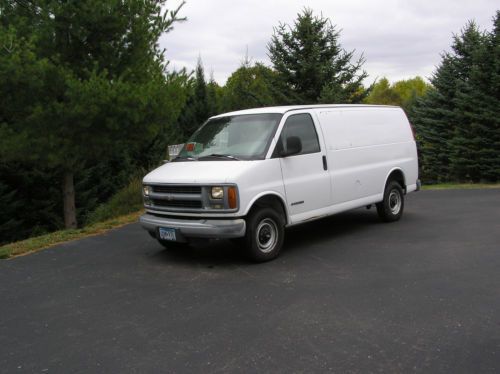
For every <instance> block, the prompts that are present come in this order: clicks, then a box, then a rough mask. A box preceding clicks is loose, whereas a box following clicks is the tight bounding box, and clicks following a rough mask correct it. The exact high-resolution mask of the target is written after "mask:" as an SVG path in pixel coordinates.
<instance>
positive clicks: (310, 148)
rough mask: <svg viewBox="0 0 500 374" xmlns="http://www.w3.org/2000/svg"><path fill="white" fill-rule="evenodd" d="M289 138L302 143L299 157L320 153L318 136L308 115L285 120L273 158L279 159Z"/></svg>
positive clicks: (295, 115)
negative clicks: (293, 137) (297, 139)
mask: <svg viewBox="0 0 500 374" xmlns="http://www.w3.org/2000/svg"><path fill="white" fill-rule="evenodd" d="M291 136H296V137H298V138H299V139H300V141H301V143H302V151H301V152H300V153H299V155H304V154H308V153H316V152H319V151H320V147H319V141H318V134H317V133H316V128H315V127H314V122H313V120H312V118H311V115H310V114H308V113H301V114H294V115H292V116H290V117H288V118H287V120H286V122H285V125H284V127H283V131H281V135H280V138H279V141H278V144H276V149H275V151H274V154H273V157H279V154H280V153H281V151H283V150H284V151H286V149H285V147H286V139H287V138H288V137H291Z"/></svg>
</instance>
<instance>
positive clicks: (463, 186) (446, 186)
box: [422, 183, 500, 190]
mask: <svg viewBox="0 0 500 374" xmlns="http://www.w3.org/2000/svg"><path fill="white" fill-rule="evenodd" d="M474 188H500V183H442V184H429V185H423V186H422V190H460V189H462V190H463V189H465V190H469V189H474Z"/></svg>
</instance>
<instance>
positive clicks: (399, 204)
mask: <svg viewBox="0 0 500 374" xmlns="http://www.w3.org/2000/svg"><path fill="white" fill-rule="evenodd" d="M404 206H405V201H404V193H403V189H402V188H401V185H400V184H399V183H398V182H396V181H391V182H389V183H388V184H387V186H386V187H385V191H384V200H383V201H382V202H380V203H378V204H377V213H378V215H379V217H380V218H381V219H382V220H383V221H385V222H394V221H397V220H399V219H400V218H401V216H402V215H403V208H404Z"/></svg>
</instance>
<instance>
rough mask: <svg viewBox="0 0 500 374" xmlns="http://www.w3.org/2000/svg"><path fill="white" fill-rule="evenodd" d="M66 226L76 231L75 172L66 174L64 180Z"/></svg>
mask: <svg viewBox="0 0 500 374" xmlns="http://www.w3.org/2000/svg"><path fill="white" fill-rule="evenodd" d="M62 190H63V202H64V226H65V227H66V228H67V229H76V226H77V223H76V208H75V186H74V184H73V172H71V171H66V172H64V180H63V186H62Z"/></svg>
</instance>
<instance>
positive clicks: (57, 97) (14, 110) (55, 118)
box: [0, 0, 183, 228]
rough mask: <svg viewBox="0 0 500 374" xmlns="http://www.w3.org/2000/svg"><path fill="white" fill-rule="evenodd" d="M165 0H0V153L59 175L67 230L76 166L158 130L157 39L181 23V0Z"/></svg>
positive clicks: (161, 94) (161, 105)
mask: <svg viewBox="0 0 500 374" xmlns="http://www.w3.org/2000/svg"><path fill="white" fill-rule="evenodd" d="M165 3H166V0H144V1H139V2H138V1H135V0H124V1H114V0H81V1H61V0H46V1H39V2H28V1H22V2H21V1H7V2H5V1H3V2H0V45H1V47H2V48H0V97H2V100H0V157H2V158H3V159H4V160H6V159H7V158H10V159H14V160H15V159H16V158H23V160H25V161H30V160H35V161H36V163H37V164H38V165H39V166H40V167H42V168H48V169H57V170H59V171H60V173H59V176H60V179H61V181H60V182H59V186H62V187H61V189H62V197H63V199H62V200H63V201H64V204H63V205H64V221H65V226H66V227H68V228H73V227H76V225H77V219H76V213H77V211H76V207H75V182H74V178H75V175H76V173H77V172H78V171H79V168H80V167H81V165H87V164H88V163H92V162H94V163H95V162H102V160H103V159H106V158H107V157H109V156H110V155H113V154H115V153H119V150H123V149H129V150H130V151H131V152H132V151H134V150H136V149H137V148H140V147H141V146H142V144H143V142H144V140H145V139H146V140H149V139H151V138H154V137H155V136H156V135H157V134H158V132H159V131H160V129H161V128H162V127H163V126H165V122H166V120H167V118H168V113H167V112H166V108H168V101H169V98H168V97H167V96H166V95H165V90H166V78H165V74H164V72H165V68H166V61H165V59H164V54H163V52H164V51H162V50H161V49H160V48H159V45H158V39H159V37H160V35H161V34H162V33H164V32H168V31H170V30H171V29H172V27H173V25H174V23H175V22H177V21H180V20H183V18H179V17H178V12H179V10H180V8H181V7H182V5H183V3H181V5H180V6H179V7H178V8H176V9H175V10H173V11H170V12H169V11H166V9H165V8H164V6H165ZM5 47H6V48H5ZM61 182H62V183H61Z"/></svg>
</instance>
